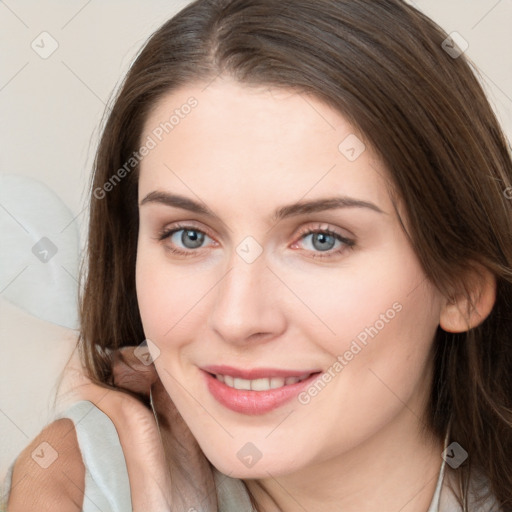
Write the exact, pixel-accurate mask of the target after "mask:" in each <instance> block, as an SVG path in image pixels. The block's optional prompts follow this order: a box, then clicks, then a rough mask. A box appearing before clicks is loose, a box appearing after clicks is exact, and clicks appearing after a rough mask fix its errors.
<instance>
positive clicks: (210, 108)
mask: <svg viewBox="0 0 512 512" xmlns="http://www.w3.org/2000/svg"><path fill="white" fill-rule="evenodd" d="M150 139H151V141H152V143H151V146H152V149H151V150H150V151H149V153H148V154H147V156H145V157H144V158H143V159H142V161H141V166H140V169H141V173H140V181H139V183H140V185H139V191H140V195H142V193H148V192H150V191H151V190H153V189H155V188H160V189H161V188H167V189H171V188H172V189H173V190H179V191H181V192H188V193H190V191H191V190H192V191H193V192H197V195H199V192H201V194H202V195H203V196H204V197H206V198H208V197H211V196H215V197H216V198H218V200H222V199H223V198H224V197H228V196H230V195H231V196H232V194H234V193H236V194H238V195H242V196H244V197H245V199H246V200H247V201H250V202H254V201H255V200H260V201H265V202H268V201H271V200H276V201H278V202H281V201H282V200H283V199H284V198H285V199H286V200H287V201H288V202H289V201H290V200H291V199H295V200H299V199H300V198H302V197H304V196H305V195H307V196H308V198H314V197H316V196H321V195H325V194H326V193H328V194H330V195H333V194H335V193H340V194H341V193H347V194H348V193H350V194H359V195H362V196H365V197H366V198H367V199H369V198H370V197H371V198H372V200H373V201H376V202H380V204H381V205H385V204H387V203H388V201H389V198H388V194H387V190H386V185H385V183H386V171H385V169H384V166H383V165H382V163H381V162H380V161H379V159H378V158H377V157H376V156H375V153H374V152H373V151H372V149H371V148H370V147H369V145H368V144H367V142H366V141H365V140H364V137H363V135H362V134H360V133H358V132H357V131H356V129H355V128H354V127H353V126H352V125H351V124H350V123H349V122H348V121H347V120H346V119H345V118H344V117H343V116H342V115H341V114H340V113H339V112H338V111H336V110H334V109H332V108H331V107H329V106H327V105H326V104H325V103H324V102H322V101H320V100H319V99H317V98H316V97H314V96H312V95H306V94H303V93H296V92H294V91H291V90H285V89H275V88H268V87H263V86H258V87H254V86H247V85H242V84H239V83H237V82H235V81H232V80H229V79H217V80H215V81H214V82H213V83H211V84H209V85H208V84H193V85H190V86H185V87H182V88H180V89H177V90H175V91H172V92H171V93H169V94H168V95H166V96H164V97H163V98H162V99H161V100H160V101H159V102H158V103H157V104H156V105H155V106H154V108H153V110H152V111H151V113H150V115H149V116H148V118H147V120H146V123H145V126H144V130H143V134H142V136H141V141H142V143H144V142H145V141H149V140H150ZM187 188H188V190H187Z"/></svg>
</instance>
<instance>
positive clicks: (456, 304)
mask: <svg viewBox="0 0 512 512" xmlns="http://www.w3.org/2000/svg"><path fill="white" fill-rule="evenodd" d="M464 288H465V293H462V292H459V293H456V294H453V295H452V296H451V297H447V298H446V299H445V300H446V302H445V304H444V306H443V308H442V310H441V315H440V319H439V325H440V326H441V328H442V329H443V330H445V331H447V332H465V331H469V330H470V329H472V328H473V327H476V326H477V325H479V324H481V323H482V322H483V321H484V320H485V319H486V318H487V317H488V316H489V314H490V312H491V310H492V308H493V306H494V304H495V302H496V278H495V277H494V274H493V273H492V272H491V271H490V270H488V269H487V268H485V267H483V266H481V265H478V267H477V268H476V269H474V270H472V271H471V272H470V273H468V276H467V278H466V280H465V282H464Z"/></svg>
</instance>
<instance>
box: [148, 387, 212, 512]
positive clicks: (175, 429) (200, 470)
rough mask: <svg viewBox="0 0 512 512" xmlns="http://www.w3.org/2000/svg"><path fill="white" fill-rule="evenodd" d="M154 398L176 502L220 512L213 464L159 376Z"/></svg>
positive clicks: (152, 394) (153, 401)
mask: <svg viewBox="0 0 512 512" xmlns="http://www.w3.org/2000/svg"><path fill="white" fill-rule="evenodd" d="M151 398H152V404H153V410H154V412H155V415H156V417H157V421H158V426H159V430H160V436H161V439H162V444H163V447H164V452H165V458H166V461H167V464H168V467H169V473H170V475H171V484H172V502H173V504H177V503H179V504H180V506H181V507H182V508H183V510H190V509H194V510H201V511H205V512H214V511H217V494H216V488H215V481H214V478H213V472H212V466H211V464H210V462H209V461H208V459H207V458H206V457H205V455H204V453H203V451H202V450H201V447H200V446H199V444H198V443H197V441H196V439H195V437H194V435H193V434H192V432H191V430H190V429H189V427H188V425H187V424H186V422H185V420H184V419H183V417H182V416H181V414H180V413H179V411H178V409H177V408H176V406H175V405H174V402H173V401H172V400H171V397H170V396H169V394H168V393H167V391H166V389H165V387H164V385H163V384H162V381H161V380H160V379H159V378H158V379H157V381H156V382H155V383H154V384H153V385H152V387H151ZM180 510H181V508H180Z"/></svg>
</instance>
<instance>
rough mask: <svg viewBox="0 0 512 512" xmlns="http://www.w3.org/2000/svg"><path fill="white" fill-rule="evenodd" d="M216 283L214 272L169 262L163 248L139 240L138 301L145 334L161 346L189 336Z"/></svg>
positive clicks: (137, 267) (166, 345) (137, 268)
mask: <svg viewBox="0 0 512 512" xmlns="http://www.w3.org/2000/svg"><path fill="white" fill-rule="evenodd" d="M209 276H210V278H209ZM209 279H210V280H211V283H210V281H209ZM213 285H214V279H213V276H211V272H208V271H204V272H202V271H198V269H197V268H194V269H192V266H190V265H183V266H180V265H176V264H170V263H169V261H168V258H167V255H166V254H165V251H164V250H163V249H162V248H152V247H148V246H145V245H144V244H139V249H138V252H137V264H136V287H137V301H138V306H139V310H140V315H141V319H142V324H143V327H144V333H145V335H146V337H147V338H149V339H151V340H153V341H155V342H156V343H157V344H158V345H159V347H160V348H161V349H163V347H164V346H165V347H166V348H167V347H168V346H169V341H173V340H174V341H175V342H176V343H178V342H179V340H180V339H182V338H184V337H186V336H184V333H186V332H187V330H188V329H190V328H191V326H192V325H194V323H195V322H196V321H195V318H197V315H198V314H201V313H202V312H204V308H205V306H206V304H207V301H208V298H207V293H208V290H209V289H210V288H211V287H212V286H213ZM164 340H165V344H164V343H163V341H164ZM159 341H160V342H161V343H158V342H159ZM176 343H173V346H174V345H175V344H176Z"/></svg>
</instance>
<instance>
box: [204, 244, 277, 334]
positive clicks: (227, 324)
mask: <svg viewBox="0 0 512 512" xmlns="http://www.w3.org/2000/svg"><path fill="white" fill-rule="evenodd" d="M254 242H255V241H254V240H244V241H242V242H241V243H240V244H239V245H238V246H237V247H236V248H235V250H234V251H233V253H232V254H231V257H230V260H229V264H228V270H227V273H226V274H225V276H224V278H223V279H222V280H221V281H220V282H219V283H218V287H217V292H216V296H215V304H214V306H213V309H212V313H211V317H210V326H211V328H213V329H214V330H216V331H217V333H218V334H219V335H220V336H221V337H222V338H223V339H225V340H226V341H232V342H241V341H244V340H246V339H248V338H249V337H250V336H252V335H253V334H264V333H266V334H269V333H274V334H276V332H277V331H279V330H280V329H281V328H282V323H283V319H282V317H280V315H281V313H282V312H280V311H279V308H277V307H276V305H277V301H276V295H275V293H272V290H271V289H270V288H271V287H272V286H275V283H274V285H273V284H272V279H271V273H270V272H269V270H268V269H267V268H266V266H267V261H266V257H265V254H264V252H263V250H262V248H261V246H259V244H258V246H259V247H258V246H256V244H255V243H254ZM270 298H272V300H270Z"/></svg>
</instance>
